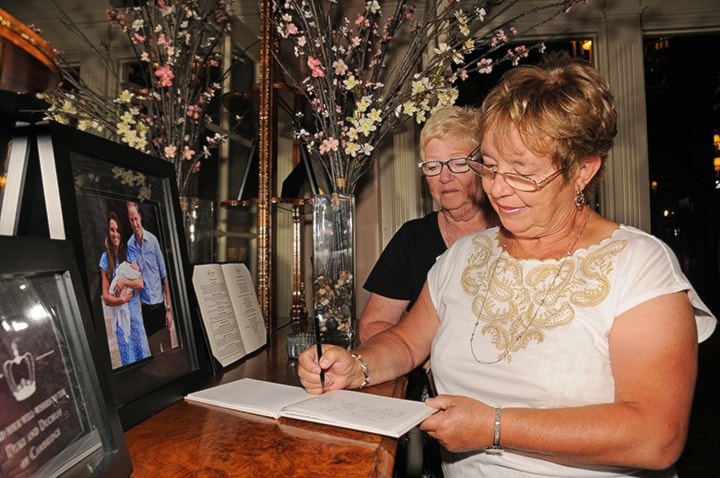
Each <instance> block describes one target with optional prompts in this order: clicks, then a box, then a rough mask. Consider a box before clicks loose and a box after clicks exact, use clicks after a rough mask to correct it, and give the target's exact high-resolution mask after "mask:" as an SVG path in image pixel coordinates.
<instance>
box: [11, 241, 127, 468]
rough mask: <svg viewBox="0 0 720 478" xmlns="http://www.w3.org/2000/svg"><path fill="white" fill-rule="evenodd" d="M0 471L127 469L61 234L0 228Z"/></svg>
mask: <svg viewBox="0 0 720 478" xmlns="http://www.w3.org/2000/svg"><path fill="white" fill-rule="evenodd" d="M0 296H2V297H3V300H2V302H1V303H0V363H2V369H1V370H0V410H2V413H0V475H1V476H7V477H15V476H17V477H20V476H30V475H32V476H48V477H70V476H73V477H76V476H129V475H130V472H131V470H132V465H131V463H130V458H129V456H128V452H127V448H126V446H125V441H124V436H123V431H122V427H121V424H120V420H119V417H118V413H117V409H116V408H115V403H114V401H113V398H112V395H111V392H110V388H109V384H108V382H107V377H106V375H105V374H104V372H103V371H100V373H98V370H97V369H96V367H95V365H94V364H95V363H96V359H97V352H96V351H94V350H93V349H92V347H91V343H90V341H89V340H88V336H87V334H88V333H92V332H93V331H92V329H90V328H88V325H89V323H90V322H89V320H86V319H87V318H88V317H89V310H88V308H87V301H86V298H85V294H84V293H83V290H82V281H81V279H80V274H79V271H78V269H77V263H76V262H75V260H74V255H73V248H72V245H71V244H70V243H69V242H67V241H53V240H49V239H39V238H27V237H0Z"/></svg>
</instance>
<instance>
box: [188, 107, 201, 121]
mask: <svg viewBox="0 0 720 478" xmlns="http://www.w3.org/2000/svg"><path fill="white" fill-rule="evenodd" d="M200 113H202V109H201V108H200V107H199V106H198V105H190V106H188V109H187V115H188V116H189V117H191V118H193V119H200Z"/></svg>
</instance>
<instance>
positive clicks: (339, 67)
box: [332, 60, 348, 75]
mask: <svg viewBox="0 0 720 478" xmlns="http://www.w3.org/2000/svg"><path fill="white" fill-rule="evenodd" d="M332 66H333V70H334V71H335V74H336V75H344V74H345V73H347V70H348V66H347V65H346V64H345V62H344V61H343V60H335V61H334V62H333V65H332Z"/></svg>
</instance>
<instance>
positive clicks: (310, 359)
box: [298, 344, 364, 395]
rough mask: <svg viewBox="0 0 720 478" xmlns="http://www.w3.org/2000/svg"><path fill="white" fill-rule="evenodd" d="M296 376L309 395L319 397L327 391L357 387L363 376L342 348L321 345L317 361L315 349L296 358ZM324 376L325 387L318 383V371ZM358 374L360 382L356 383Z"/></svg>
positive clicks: (357, 364)
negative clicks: (320, 355)
mask: <svg viewBox="0 0 720 478" xmlns="http://www.w3.org/2000/svg"><path fill="white" fill-rule="evenodd" d="M298 365H299V367H298V376H299V377H300V382H301V383H302V386H303V387H305V390H307V391H308V392H309V393H313V394H316V395H319V394H321V393H323V392H326V391H329V390H338V389H343V388H354V387H359V386H360V385H361V384H362V382H363V380H364V375H363V372H362V368H361V367H360V364H359V362H358V361H357V360H355V359H354V358H353V357H352V356H351V355H350V352H348V351H347V350H346V349H345V348H343V347H338V346H336V345H329V344H323V345H322V358H320V363H319V364H318V360H317V347H316V346H313V347H309V348H307V349H306V350H305V351H303V352H302V353H301V354H300V357H299V358H298ZM321 370H322V371H323V372H324V374H325V386H324V387H323V386H322V384H321V382H320V371H321ZM358 372H359V374H360V375H359V377H360V380H359V381H358Z"/></svg>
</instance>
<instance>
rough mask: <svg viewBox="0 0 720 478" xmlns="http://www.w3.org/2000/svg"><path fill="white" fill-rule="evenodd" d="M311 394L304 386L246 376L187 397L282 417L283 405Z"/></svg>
mask: <svg viewBox="0 0 720 478" xmlns="http://www.w3.org/2000/svg"><path fill="white" fill-rule="evenodd" d="M310 396H311V395H310V394H308V393H307V392H306V391H305V389H303V388H301V387H293V386H292V385H283V384H280V383H273V382H266V381H263V380H255V379H252V378H243V379H240V380H236V381H234V382H229V383H225V384H222V385H218V386H216V387H212V388H207V389H205V390H200V391H199V392H195V393H191V394H189V395H187V396H186V397H185V399H186V400H188V401H190V402H193V401H194V402H200V403H206V404H208V405H215V406H218V407H223V408H229V409H232V410H238V411H241V412H247V413H255V414H258V415H264V416H266V417H273V418H278V417H279V416H280V412H281V410H282V409H283V408H285V407H286V406H288V405H290V404H293V403H296V402H299V401H302V400H305V399H306V398H308V397H310Z"/></svg>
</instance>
